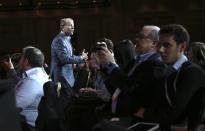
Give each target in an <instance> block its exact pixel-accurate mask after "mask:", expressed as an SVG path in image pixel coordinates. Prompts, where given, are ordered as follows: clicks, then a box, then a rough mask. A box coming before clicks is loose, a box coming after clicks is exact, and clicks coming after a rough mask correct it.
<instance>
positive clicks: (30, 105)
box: [15, 46, 49, 131]
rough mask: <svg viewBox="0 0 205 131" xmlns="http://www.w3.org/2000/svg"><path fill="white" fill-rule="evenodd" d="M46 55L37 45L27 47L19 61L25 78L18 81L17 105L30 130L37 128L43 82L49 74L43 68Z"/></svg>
mask: <svg viewBox="0 0 205 131" xmlns="http://www.w3.org/2000/svg"><path fill="white" fill-rule="evenodd" d="M43 64H44V55H43V53H42V52H41V51H40V50H39V49H38V48H35V47H31V46H28V47H25V48H24V49H23V51H22V56H21V59H20V61H19V66H20V69H21V70H22V71H24V73H23V78H22V79H21V80H20V81H19V82H18V83H17V85H16V87H15V89H16V106H17V107H18V108H20V109H21V111H20V114H21V115H22V116H24V117H25V120H26V121H25V123H24V124H26V125H27V126H28V127H29V128H30V130H32V131H33V130H35V121H36V118H37V116H38V111H37V108H38V104H39V102H40V99H41V97H42V96H43V84H44V83H45V82H47V81H48V80H49V79H48V75H47V74H46V73H45V71H44V69H43Z"/></svg>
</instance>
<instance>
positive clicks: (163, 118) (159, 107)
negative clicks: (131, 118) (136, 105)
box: [144, 62, 205, 129]
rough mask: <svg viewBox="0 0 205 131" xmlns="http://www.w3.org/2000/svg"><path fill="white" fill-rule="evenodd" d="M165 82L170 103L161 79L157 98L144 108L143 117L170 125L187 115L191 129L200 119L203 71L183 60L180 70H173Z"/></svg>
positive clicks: (204, 75) (204, 89) (204, 84)
mask: <svg viewBox="0 0 205 131" xmlns="http://www.w3.org/2000/svg"><path fill="white" fill-rule="evenodd" d="M177 74H178V77H176V76H177ZM176 78H177V79H176ZM174 81H176V91H174V90H173V89H174V84H173V83H174ZM167 84H168V86H167V88H168V94H169V96H170V98H171V101H172V103H171V105H170V104H169V103H168V101H167V99H166V97H165V86H164V85H165V83H164V81H163V82H162V85H161V89H160V90H159V93H158V94H159V95H158V96H157V97H158V100H157V101H156V102H155V103H153V104H152V105H151V106H150V107H149V108H148V109H146V111H145V113H144V118H145V119H147V120H151V121H155V122H159V123H161V125H171V124H173V123H178V122H179V121H180V120H182V119H184V117H188V119H189V128H191V129H193V128H194V127H195V126H196V124H198V123H199V122H200V121H201V119H202V118H201V117H202V113H203V110H204V104H205V103H204V96H205V74H204V71H203V70H202V69H201V68H200V67H199V66H197V65H195V64H192V63H190V62H185V63H184V64H183V65H182V67H181V69H180V72H179V71H177V72H173V73H172V74H171V75H170V76H168V77H167ZM160 94H162V95H160Z"/></svg>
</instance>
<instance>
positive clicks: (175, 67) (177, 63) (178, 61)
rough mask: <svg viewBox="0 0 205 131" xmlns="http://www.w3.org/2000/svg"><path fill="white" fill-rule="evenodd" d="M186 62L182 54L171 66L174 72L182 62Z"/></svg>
mask: <svg viewBox="0 0 205 131" xmlns="http://www.w3.org/2000/svg"><path fill="white" fill-rule="evenodd" d="M186 61H188V59H187V57H186V56H185V55H184V54H182V55H181V57H180V58H179V59H178V60H177V61H176V62H175V63H174V64H173V65H172V67H173V68H174V69H175V70H179V68H180V67H181V66H182V64H183V63H184V62H186Z"/></svg>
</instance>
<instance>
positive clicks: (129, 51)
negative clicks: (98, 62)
mask: <svg viewBox="0 0 205 131" xmlns="http://www.w3.org/2000/svg"><path fill="white" fill-rule="evenodd" d="M114 54H115V58H116V61H117V64H118V65H119V66H120V67H121V68H124V67H125V66H126V65H127V64H128V63H129V62H130V61H131V60H133V59H134V58H135V47H134V44H133V43H132V41H131V40H128V39H125V40H122V41H120V42H119V43H118V44H116V45H115V46H114Z"/></svg>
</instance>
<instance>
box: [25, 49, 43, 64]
mask: <svg viewBox="0 0 205 131" xmlns="http://www.w3.org/2000/svg"><path fill="white" fill-rule="evenodd" d="M23 54H24V57H25V58H26V59H28V62H29V63H30V64H31V66H32V67H42V66H43V64H44V54H43V53H42V52H41V50H40V49H38V48H36V47H32V46H27V47H25V48H23Z"/></svg>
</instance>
